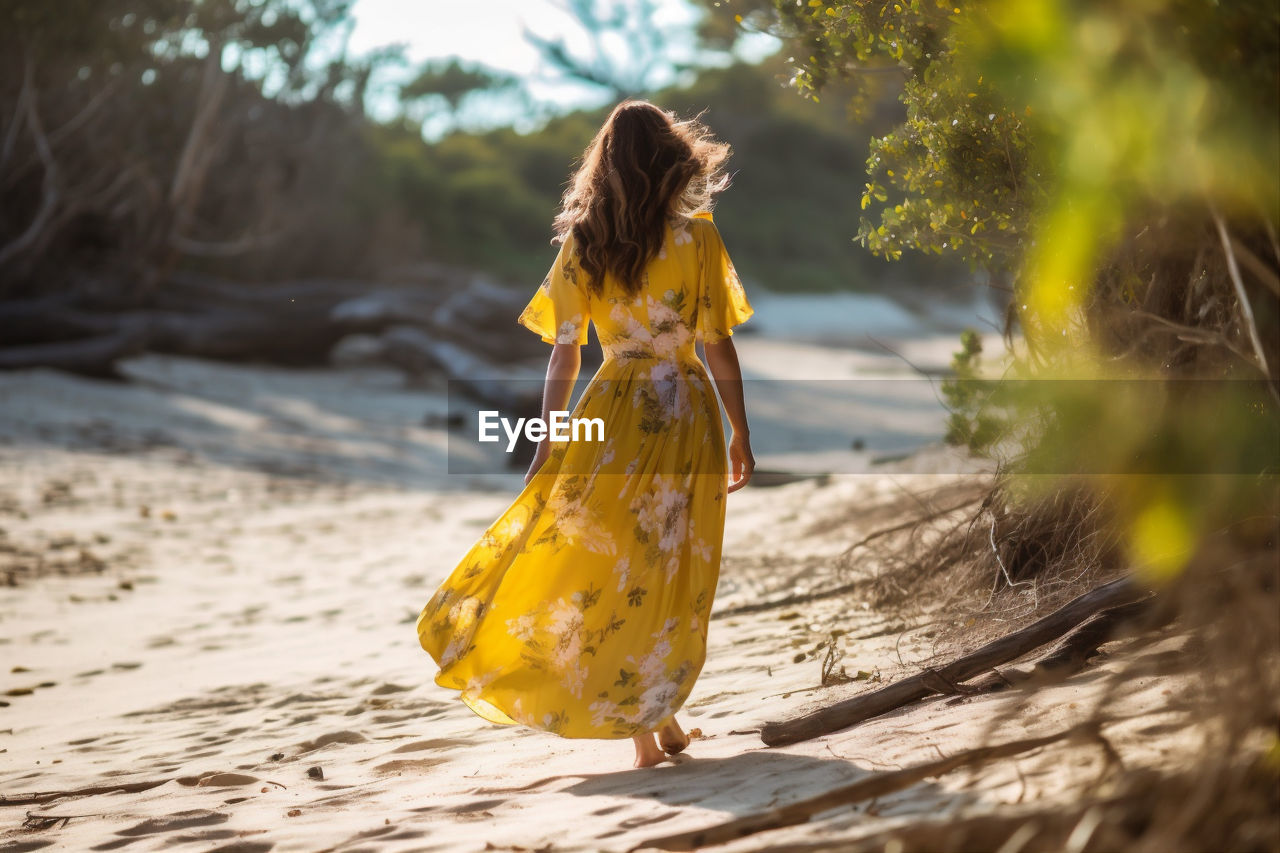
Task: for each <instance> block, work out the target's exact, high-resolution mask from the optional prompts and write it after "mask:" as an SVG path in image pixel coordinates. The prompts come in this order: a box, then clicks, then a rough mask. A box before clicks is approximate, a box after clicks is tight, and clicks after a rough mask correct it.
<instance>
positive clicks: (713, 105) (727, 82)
mask: <svg viewBox="0 0 1280 853" xmlns="http://www.w3.org/2000/svg"><path fill="white" fill-rule="evenodd" d="M784 71H785V68H784V66H782V65H781V62H780V60H779V59H774V60H771V61H769V62H766V63H765V64H763V65H761V66H751V65H746V64H735V65H732V66H729V67H726V68H722V69H711V70H706V71H703V72H702V73H701V74H700V75H699V77H698V78H697V80H696V81H695V82H693V83H692V84H691V85H689V86H687V87H680V88H674V89H670V90H666V91H663V92H658V93H655V94H654V95H653V96H652V99H653V100H654V101H655V102H656V103H658V104H661V105H662V106H664V107H666V108H669V109H674V110H676V111H677V112H679V113H680V114H683V115H693V114H697V113H704V120H705V121H706V122H708V123H709V124H710V126H711V127H712V129H713V130H714V131H715V132H716V134H717V135H719V136H720V137H721V138H723V139H724V140H725V141H727V142H729V143H730V144H731V145H732V146H733V148H734V155H733V159H732V161H731V163H730V168H731V169H732V170H733V172H734V177H733V186H732V188H731V189H730V190H729V191H728V193H727V194H726V195H725V196H724V201H723V204H722V205H721V206H720V207H719V209H718V210H717V211H716V221H717V222H718V223H719V224H720V227H721V228H722V230H723V231H724V234H725V239H726V241H727V242H728V244H729V246H730V247H731V250H732V251H733V253H734V257H735V261H736V262H737V264H738V267H739V269H740V270H741V271H742V273H743V274H744V275H746V276H748V277H749V278H750V279H751V280H752V281H758V282H760V283H762V284H764V285H766V286H768V287H770V288H772V289H777V290H839V289H871V288H883V287H885V286H886V284H887V283H896V284H897V285H899V286H907V284H908V283H910V284H911V286H922V287H929V286H935V287H943V286H946V285H947V284H949V283H950V282H952V281H954V280H955V279H956V278H957V277H958V276H957V271H956V270H955V269H954V267H952V266H950V265H947V264H945V263H937V262H930V261H929V260H928V259H924V258H916V259H914V260H911V261H908V262H907V263H906V264H904V265H901V266H899V267H897V268H892V267H888V266H886V265H885V264H883V263H882V262H878V261H876V260H875V259H874V258H872V257H870V256H869V255H868V254H867V253H866V252H865V251H863V250H862V249H860V248H859V247H858V246H857V245H855V244H854V243H853V242H852V241H851V240H850V239H849V235H850V234H851V233H852V232H853V231H854V230H855V229H856V227H857V212H856V210H855V209H853V208H852V207H851V206H850V205H849V200H850V199H851V198H855V197H856V195H857V193H858V192H859V191H860V189H861V182H860V181H859V180H858V178H857V174H856V173H857V169H858V158H857V155H856V154H855V153H854V152H855V150H856V145H857V144H858V141H859V140H860V139H865V138H866V131H865V130H864V129H863V128H862V127H861V126H858V125H854V126H851V125H850V124H849V123H848V122H847V120H846V116H845V114H844V113H843V111H842V110H841V109H840V108H839V107H838V106H831V107H826V106H822V105H816V104H811V103H810V104H806V103H804V102H800V101H797V100H796V99H795V98H794V96H792V95H791V94H790V93H789V92H788V91H787V90H786V88H784V87H783V86H782V85H781V83H780V78H781V77H782V76H783V74H784ZM605 114H606V111H605V110H588V111H582V112H577V113H573V114H571V115H567V116H563V117H560V118H556V119H553V120H551V121H550V122H548V123H547V124H546V125H545V126H544V127H542V128H541V129H539V130H537V131H534V132H532V133H528V134H518V133H516V132H514V131H512V130H510V129H506V128H503V129H499V130H494V131H488V132H484V133H462V132H456V133H453V134H450V135H448V136H446V137H444V138H443V139H441V140H440V141H439V142H436V143H422V144H421V145H420V146H418V147H417V150H416V151H415V143H414V141H413V139H412V137H411V136H410V134H412V133H414V132H415V131H414V130H411V129H407V128H387V129H385V130H384V131H382V132H380V133H379V134H378V136H379V138H380V139H381V140H382V141H381V145H383V146H385V147H384V149H383V150H384V152H386V153H388V154H391V156H393V157H394V158H395V160H396V166H395V170H394V179H392V180H390V181H388V184H387V186H388V188H389V190H390V191H391V192H393V193H395V194H396V195H397V198H398V202H399V204H401V205H402V206H403V207H404V208H405V209H406V210H409V211H412V212H413V215H414V216H415V218H417V219H419V220H420V221H421V222H422V223H423V233H424V239H425V240H426V243H427V245H428V247H429V249H430V251H431V253H432V254H433V255H434V256H436V257H439V258H441V259H444V260H451V261H455V262H458V263H465V264H469V265H473V266H477V267H479V268H481V269H485V270H487V271H489V272H492V273H494V274H496V275H499V276H503V277H508V278H521V279H524V280H526V281H528V280H531V279H536V278H538V277H540V276H541V275H542V274H543V273H544V272H545V267H546V265H547V264H548V263H549V261H550V255H549V252H550V251H551V250H550V248H549V246H548V240H549V238H550V222H551V218H552V215H553V213H554V211H555V209H556V206H557V205H558V203H559V200H560V196H561V193H562V192H563V190H564V186H565V182H566V179H567V178H568V176H569V174H570V171H571V169H572V167H573V165H574V163H575V161H576V159H577V158H578V157H579V156H580V155H581V153H582V151H583V150H584V149H585V148H586V146H587V144H588V143H589V142H590V140H591V137H592V136H593V135H594V134H595V132H596V130H597V129H598V127H599V125H600V122H601V121H603V119H604V116H605ZM462 212H465V215H463V213H462Z"/></svg>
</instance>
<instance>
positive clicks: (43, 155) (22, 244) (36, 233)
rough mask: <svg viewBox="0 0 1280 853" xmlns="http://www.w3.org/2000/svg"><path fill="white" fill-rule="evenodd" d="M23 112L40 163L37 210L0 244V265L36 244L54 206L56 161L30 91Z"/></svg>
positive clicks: (30, 63)
mask: <svg viewBox="0 0 1280 853" xmlns="http://www.w3.org/2000/svg"><path fill="white" fill-rule="evenodd" d="M27 64H28V66H30V65H32V64H33V61H32V59H31V56H30V54H28V56H27ZM33 73H34V72H33ZM25 112H26V119H27V126H28V127H29V128H30V130H31V138H32V141H33V142H34V143H35V147H36V153H37V154H38V155H39V156H40V162H41V163H42V164H43V165H44V181H43V182H42V185H41V199H40V209H39V210H37V211H36V215H35V217H34V218H33V219H32V220H31V224H30V225H28V226H27V230H26V231H24V232H22V234H21V236H19V237H18V238H17V239H16V240H14V241H12V242H10V243H9V244H8V245H6V246H4V247H0V267H3V266H4V265H5V264H7V263H9V262H11V261H12V260H13V259H14V258H16V257H18V256H20V255H21V254H22V253H23V252H26V251H27V250H28V249H29V248H30V247H31V246H33V245H35V244H36V242H37V241H38V240H40V238H41V237H42V235H43V233H44V231H45V229H46V228H47V227H48V225H49V223H50V222H51V221H52V220H53V216H54V214H55V213H56V212H57V209H58V200H59V192H58V182H59V179H60V175H59V172H58V164H57V162H56V161H55V160H54V159H53V149H52V148H50V146H49V139H48V137H46V136H45V133H44V126H43V125H42V124H41V122H40V112H39V108H38V106H37V104H36V93H35V91H34V90H32V91H31V92H30V93H29V94H28V97H27V101H26V110H25Z"/></svg>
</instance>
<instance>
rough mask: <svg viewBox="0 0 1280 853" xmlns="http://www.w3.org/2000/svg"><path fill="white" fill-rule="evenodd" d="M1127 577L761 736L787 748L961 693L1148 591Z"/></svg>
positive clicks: (770, 724)
mask: <svg viewBox="0 0 1280 853" xmlns="http://www.w3.org/2000/svg"><path fill="white" fill-rule="evenodd" d="M1143 594H1144V593H1143V591H1142V590H1141V589H1140V588H1139V587H1138V586H1137V585H1136V584H1135V583H1134V582H1133V581H1132V580H1130V579H1129V578H1128V577H1123V578H1120V579H1118V580H1114V581H1112V582H1110V583H1108V584H1104V585H1102V586H1100V587H1098V588H1097V589H1094V590H1091V591H1090V592H1087V593H1085V594H1084V595H1081V596H1079V597H1077V598H1075V599H1073V600H1072V601H1070V602H1069V603H1067V604H1065V605H1063V606H1062V607H1060V608H1059V609H1057V610H1055V611H1054V612H1053V613H1050V614H1049V615H1048V616H1045V617H1044V618H1042V619H1039V620H1037V621H1036V622H1033V623H1032V624H1030V625H1028V626H1027V627H1025V628H1022V629H1020V630H1018V631H1014V632H1013V633H1011V634H1008V635H1006V636H1004V637H1000V638H999V639H997V640H993V641H992V642H990V643H987V644H986V645H985V646H982V647H981V648H979V649H978V650H976V651H974V652H971V653H970V654H967V655H965V656H964V657H962V658H959V659H957V660H955V661H952V662H951V663H949V664H947V665H946V666H944V667H941V668H936V669H935V668H930V669H927V670H925V671H924V672H922V673H920V674H918V675H914V676H911V677H910V678H905V679H902V680H901V681H896V682H894V683H893V684H890V685H887V686H886V687H882V688H880V689H879V690H875V691H872V692H870V693H864V694H862V695H860V696H855V697H853V698H851V699H846V700H844V701H843V702H837V703H836V704H834V705H831V706H829V707H827V708H822V709H820V710H817V711H814V712H812V713H808V714H803V715H801V716H799V717H796V718H794V719H791V720H783V721H775V722H768V723H765V725H764V728H763V729H762V730H761V732H760V739H761V740H763V741H764V742H765V744H767V745H769V746H782V745H784V744H789V743H797V742H798V741H802V740H809V739H810V738H815V737H820V736H821V735H825V734H830V733H831V732H834V731H839V730H840V729H845V728H848V727H849V726H852V725H855V724H857V723H861V722H863V721H864V720H869V719H871V718H872V717H878V716H880V715H881V714H885V713H887V712H889V711H893V710H895V709H897V708H901V707H902V706H903V705H909V704H911V703H912V702H917V701H919V700H921V699H923V698H925V697H926V696H929V695H931V694H934V693H960V692H963V690H962V689H961V688H960V687H959V686H958V685H959V684H960V682H963V681H967V680H968V679H970V678H973V677H974V676H975V675H978V674H979V673H982V672H986V671H987V670H989V669H992V668H994V667H996V666H998V665H999V664H1002V663H1008V662H1009V661H1012V660H1016V659H1017V658H1020V657H1022V656H1023V655H1025V654H1027V653H1028V652H1030V651H1033V650H1035V649H1037V648H1039V647H1040V646H1043V645H1044V644H1045V643H1047V642H1049V641H1051V640H1054V639H1057V638H1058V637H1061V636H1062V635H1063V634H1065V633H1066V632H1067V631H1070V630H1071V629H1072V628H1074V627H1075V626H1076V625H1079V624H1080V623H1081V622H1083V621H1084V620H1085V619H1087V618H1089V617H1090V616H1092V615H1093V614H1095V613H1097V612H1098V611H1099V610H1105V609H1107V608H1109V607H1116V606H1119V605H1122V604H1128V603H1130V602H1132V601H1135V600H1137V599H1138V598H1140V597H1141V596H1142V595H1143Z"/></svg>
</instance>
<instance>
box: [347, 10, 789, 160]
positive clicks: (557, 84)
mask: <svg viewBox="0 0 1280 853" xmlns="http://www.w3.org/2000/svg"><path fill="white" fill-rule="evenodd" d="M622 2H626V0H622ZM656 5H657V9H658V12H657V15H656V16H655V18H654V20H653V22H652V23H653V26H655V27H658V28H660V29H663V30H667V31H668V32H669V35H670V38H669V39H668V44H669V46H670V47H669V49H670V54H671V56H672V57H673V58H675V59H677V60H688V59H693V58H694V53H695V51H694V46H693V40H692V31H693V26H694V24H695V23H696V21H697V19H698V14H700V13H699V11H698V10H695V9H694V8H693V7H691V6H690V5H689V4H688V3H686V2H685V0H656ZM352 14H353V17H354V18H355V29H354V31H353V33H352V35H351V42H350V48H351V50H352V52H353V53H355V54H360V53H364V52H366V51H370V50H373V49H376V48H379V47H385V46H387V45H391V44H397V43H399V44H403V45H404V46H405V48H406V54H407V56H408V58H409V60H410V61H411V62H412V63H414V64H420V63H422V62H425V61H430V60H444V59H448V58H458V59H460V60H463V61H466V62H469V63H480V64H483V65H485V66H487V67H489V68H492V69H496V70H501V71H506V72H508V73H511V74H513V75H515V76H517V77H519V78H520V79H521V81H522V83H523V88H524V89H525V90H526V91H527V92H528V93H529V95H530V96H531V98H532V100H533V101H534V102H536V103H535V104H534V105H529V104H527V103H521V102H520V101H518V100H517V99H514V98H510V97H507V98H499V99H491V100H490V101H488V102H483V101H482V102H479V103H477V104H474V105H473V107H472V109H471V114H470V115H469V116H468V120H469V121H471V122H473V123H475V124H477V125H496V124H513V125H515V126H516V127H517V129H520V130H528V129H532V127H534V126H536V125H537V124H538V123H539V122H540V121H541V119H542V118H544V117H545V115H546V114H547V113H548V112H562V111H567V110H569V109H574V108H577V107H594V106H599V105H601V104H603V103H604V101H605V100H606V99H607V97H608V96H607V95H606V94H605V93H604V92H602V91H601V90H600V89H598V88H596V87H593V86H588V85H585V84H581V83H574V82H571V81H566V80H564V79H562V78H558V76H557V75H556V74H555V73H554V71H553V69H551V68H550V67H548V66H547V65H546V64H545V63H544V62H543V60H542V58H541V56H540V54H539V52H538V50H537V48H535V47H534V46H533V45H532V44H530V43H529V42H528V41H527V40H526V39H525V37H524V30H525V28H528V29H529V30H531V31H533V32H535V33H537V34H538V35H540V36H542V37H544V38H552V39H555V38H561V39H563V40H564V41H565V44H566V45H567V46H568V47H569V49H570V50H571V51H573V52H575V53H576V52H585V51H588V50H589V45H590V42H589V39H588V38H587V36H586V33H585V32H584V31H583V30H582V29H581V27H579V26H577V24H576V21H575V19H574V17H573V16H572V15H571V14H570V13H569V12H568V11H566V9H565V7H564V5H563V3H562V2H560V0H356V3H355V6H354V8H353V10H352ZM615 47H616V49H617V50H618V51H619V53H620V54H621V55H625V48H626V46H625V45H616V46H615ZM776 48H777V42H776V41H775V40H774V39H772V38H771V37H769V36H765V35H753V36H751V37H750V38H749V39H747V40H746V41H744V43H742V44H741V45H740V48H739V50H738V54H739V55H740V56H742V57H743V58H745V59H758V58H761V57H763V56H765V55H767V54H768V53H770V52H772V51H773V50H776ZM655 79H656V80H657V81H659V85H665V84H669V83H671V82H675V72H674V71H671V70H669V69H659V70H657V71H656V72H655ZM372 107H373V111H374V112H375V114H377V112H378V111H379V109H380V107H379V106H378V104H377V103H376V100H375V103H374V104H373V105H372ZM381 109H382V110H385V111H390V110H391V109H392V105H391V104H390V103H389V100H388V102H386V103H385V104H384V106H383V107H381ZM380 117H383V118H387V117H389V116H386V115H383V116H380ZM446 125H447V122H445V121H443V119H442V120H440V121H435V122H433V121H431V120H428V122H427V125H426V127H425V128H424V130H425V132H426V134H427V135H428V136H432V135H436V134H437V133H438V132H440V131H441V130H442V129H443V128H444V127H445V126H446Z"/></svg>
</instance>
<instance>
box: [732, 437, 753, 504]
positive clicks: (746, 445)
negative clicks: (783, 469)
mask: <svg viewBox="0 0 1280 853" xmlns="http://www.w3.org/2000/svg"><path fill="white" fill-rule="evenodd" d="M729 470H730V472H731V474H732V476H733V479H731V480H730V481H729V491H730V492H736V491H738V489H741V488H742V487H743V486H745V485H746V484H747V483H748V482H749V481H750V480H751V473H752V472H753V471H755V470H756V458H755V457H754V456H752V455H751V439H750V438H749V437H747V436H746V435H744V434H743V433H740V432H737V431H734V433H733V437H732V438H731V439H729Z"/></svg>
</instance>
